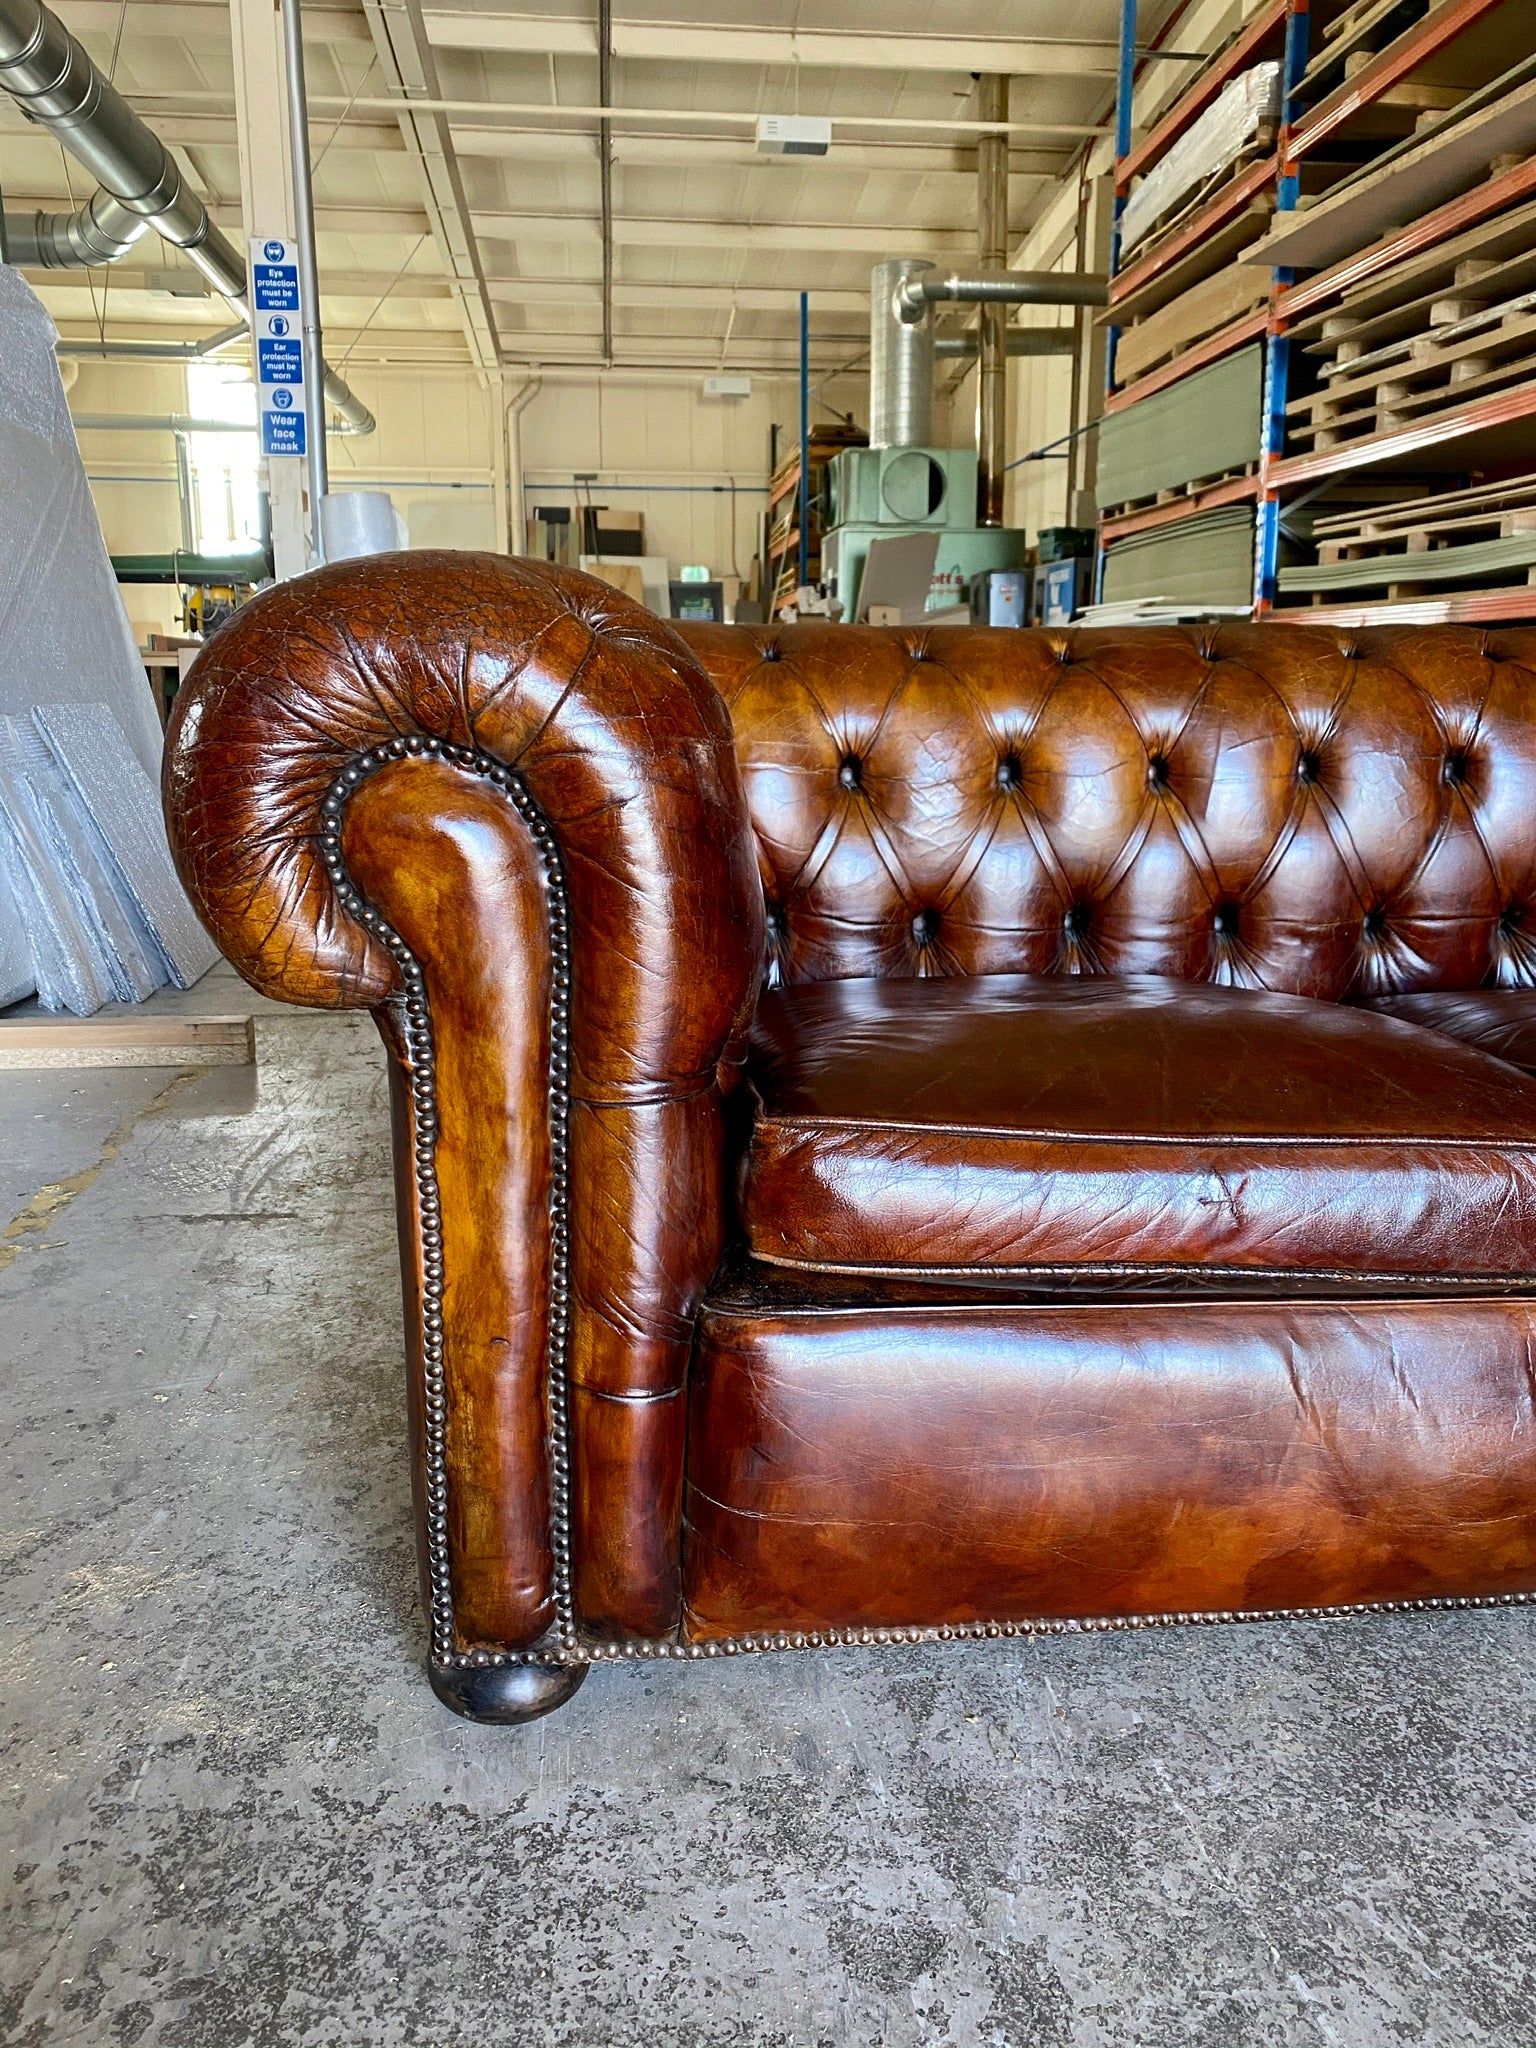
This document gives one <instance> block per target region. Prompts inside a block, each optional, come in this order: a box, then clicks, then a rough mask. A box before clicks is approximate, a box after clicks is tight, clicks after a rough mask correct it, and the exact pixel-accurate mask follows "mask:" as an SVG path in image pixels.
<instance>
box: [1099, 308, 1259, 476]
mask: <svg viewBox="0 0 1536 2048" xmlns="http://www.w3.org/2000/svg"><path fill="white" fill-rule="evenodd" d="M1263 404H1264V348H1263V344H1262V343H1256V344H1255V345H1254V346H1253V347H1252V348H1244V349H1239V350H1238V351H1237V353H1236V354H1235V355H1230V356H1225V357H1223V359H1222V360H1221V361H1220V362H1219V363H1212V364H1211V366H1210V368H1209V369H1206V370H1197V371H1196V372H1195V374H1194V376H1193V377H1185V378H1184V379H1183V380H1182V382H1180V383H1178V384H1170V385H1169V386H1168V388H1167V389H1166V390H1165V391H1157V392H1154V393H1153V395H1152V396H1151V397H1150V398H1143V399H1140V400H1138V402H1137V403H1136V404H1135V405H1128V406H1127V407H1126V409H1125V411H1124V412H1115V413H1111V414H1110V415H1109V416H1108V418H1107V419H1105V421H1104V422H1103V424H1102V425H1101V426H1100V428H1099V469H1098V481H1097V484H1096V486H1095V488H1096V490H1097V493H1098V500H1099V503H1100V505H1125V504H1128V503H1129V502H1130V501H1131V500H1132V499H1134V498H1150V497H1152V496H1154V495H1155V493H1157V492H1158V491H1176V490H1179V489H1181V488H1182V487H1183V486H1184V485H1185V484H1190V483H1195V482H1198V481H1199V480H1200V479H1201V478H1203V477H1216V476H1222V475H1225V474H1226V472H1227V471H1229V470H1240V469H1243V468H1246V466H1247V465H1248V464H1249V463H1250V462H1257V461H1258V459H1259V450H1260V444H1261V437H1262V427H1263Z"/></svg>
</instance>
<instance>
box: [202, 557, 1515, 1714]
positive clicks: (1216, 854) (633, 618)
mask: <svg viewBox="0 0 1536 2048" xmlns="http://www.w3.org/2000/svg"><path fill="white" fill-rule="evenodd" d="M166 804H167V811H168V816H169V820H170V827H171V833H172V837H173V840H174V843H175V846H176V851H177V856H178V859H179V861H180V864H181V870H182V873H183V875H184V877H185V880H186V883H187V886H188V888H189V889H190V890H191V892H192V895H193V897H194V899H195V900H196V902H197V903H198V905H199V907H200V909H201V912H202V915H203V917H204V918H205V919H206V921H207V923H208V926H209V929H210V930H211V931H212V932H213V934H214V935H215V937H216V938H217V939H218V941H219V943H220V944H221V945H222V946H223V948H224V949H225V951H226V952H227V953H228V954H229V956H230V958H231V959H232V960H233V961H234V962H235V964H236V965H237V966H238V967H239V968H240V970H241V972H242V973H243V974H244V975H245V976H246V977H247V978H248V979H249V980H250V981H251V982H252V983H254V984H255V986H256V987H258V988H260V989H263V990H265V991H266V992H267V993H268V994H270V995H274V996H281V997H285V998H286V999H288V1000H289V1001H292V1002H296V1003H308V1004H318V1005H331V1006H353V1007H367V1008H370V1009H372V1010H373V1012H374V1015H375V1017H376V1018H377V1020H378V1023H379V1027H380V1029H381V1031H382V1033H383V1035H384V1039H385V1042H386V1045H387V1047H388V1050H389V1063H390V1071H391V1075H392V1080H393V1092H394V1105H395V1109H394V1114H395V1156H396V1164H397V1181H398V1190H399V1200H398V1207H399V1231H400V1247H401V1259H402V1266H403V1272H404V1285H405V1312H406V1333H407V1348H408V1353H409V1373H408V1394H409V1412H410V1429H411V1441H412V1446H413V1451H412V1461H413V1470H414V1476H415V1489H416V1503H417V1511H418V1515H419V1527H420V1540H421V1556H422V1566H423V1576H424V1584H425V1590H426V1599H427V1605H428V1609H429V1614H430V1626H431V1651H430V1658H431V1662H430V1670H431V1678H432V1683H433V1685H434V1687H435V1688H436V1690H437V1692H438V1693H439V1695H440V1696H441V1697H442V1698H443V1699H444V1700H446V1701H447V1702H448V1704H449V1705H450V1706H452V1707H454V1708H455V1709H457V1710H458V1711H459V1712H462V1713H466V1714H469V1715H473V1716H475V1717H477V1718H480V1719H483V1720H492V1721H498V1720H500V1721H515V1720H521V1719H526V1718H529V1717H531V1716H533V1715H535V1714H539V1713H542V1712H544V1711H546V1710H547V1709H548V1708H550V1707H551V1706H554V1705H556V1704H558V1703H559V1702H560V1701H561V1700H563V1699H565V1698H567V1697H568V1696H569V1695H570V1694H571V1693H572V1692H573V1691H574V1690H575V1688H576V1687H577V1686H578V1685H579V1684H580V1682H581V1680H582V1678H583V1677H584V1675H585V1673H586V1671H587V1669H588V1668H589V1666H590V1665H591V1664H592V1663H594V1662H596V1661H598V1660H603V1661H605V1662H606V1661H608V1660H610V1659H641V1658H657V1657H669V1658H697V1657H714V1656H720V1655H727V1656H730V1655H738V1654H741V1653H743V1652H749V1651H756V1652H760V1651H774V1650H789V1649H802V1648H805V1647H812V1648H822V1647H828V1646H832V1645H836V1644H845V1643H868V1642H872V1641H873V1642H879V1643H885V1642H909V1641H915V1640H918V1639H926V1638H930V1637H935V1636H938V1637H946V1638H961V1637H978V1636H998V1635H1016V1634H1019V1635H1022V1634H1027V1633H1031V1632H1036V1631H1047V1630H1050V1631H1063V1630H1081V1629H1119V1628H1141V1627H1159V1626H1162V1625H1164V1624H1168V1623H1204V1622H1223V1621H1236V1620H1251V1619H1261V1618H1265V1617H1274V1616H1286V1615H1296V1614H1306V1615H1317V1614H1325V1615H1335V1614H1340V1613H1343V1612H1345V1611H1347V1610H1351V1609H1360V1608H1365V1609H1370V1610H1373V1611H1381V1610H1386V1609H1391V1610H1396V1609H1414V1608H1425V1607H1446V1606H1457V1607H1459V1606H1473V1605H1487V1604H1490V1603H1499V1604H1506V1605H1507V1604H1513V1603H1524V1602H1526V1601H1527V1600H1529V1599H1530V1598H1531V1597H1532V1594H1533V1592H1536V1078H1532V1071H1533V1070H1536V633H1520V632H1510V633H1495V634H1490V633H1482V632H1474V631H1470V630H1461V629H1446V630H1441V631H1417V630H1413V629H1403V630H1398V631H1395V632H1391V633H1386V632H1377V633H1364V634H1360V635H1356V636H1348V635H1343V634H1339V633H1335V632H1329V631H1322V630H1307V629H1304V628H1295V627H1279V626H1263V627H1254V628H1250V627H1221V628H1219V629H1218V628H1210V629H1203V628H1202V629H1198V630H1156V629H1142V630H1139V631H1135V632H1118V631H1105V632H1084V631H1076V632H1043V633H1042V632H1036V633H1020V632H986V631H972V630H969V629H965V628H947V629H943V630H935V631H922V630H905V629H903V630H894V631H879V630H867V629H863V628H859V629H850V628H841V627H830V628H829V627H822V626H817V625H807V626H803V627H794V628H789V629H780V628H777V627H769V628H752V629H740V630H735V629H729V628H723V627H699V628H693V629H690V630H687V631H682V630H674V629H671V628H669V627H667V626H665V625H663V624H662V623H660V622H659V621H658V620H656V619H654V618H653V617H651V616H650V615H649V614H648V613H646V612H644V611H642V610H640V609H638V608H637V607H635V606H634V605H633V604H631V603H629V602H628V601H627V600H626V599H624V598H623V597H621V596H619V595H618V594H617V593H616V592H614V591H612V590H609V589H608V588H606V587H605V586H603V585H600V584H597V583H593V582H589V581H587V580H586V579H584V578H582V577H578V576H573V575H570V574H567V573H563V572H560V571H556V570H551V569H548V568H545V567H542V566H535V565H531V564H528V563H523V562H516V561H509V560H504V559H493V558H490V557H479V556H473V555H447V554H439V555H431V554H413V555H408V556H393V557H381V558H379V559H376V560H374V561H370V562H365V563H350V564H344V565H341V566H338V567H336V568H334V569H327V570H323V571H320V572H318V573H316V574H314V575H312V576H308V577H304V578H301V579H299V580H298V581H296V582H292V583H289V584H286V585H284V586H282V587H281V588H278V589H275V590H273V591H272V592H270V593H269V594H267V595H264V596H261V597H258V598H257V599H256V600H255V601H254V602H253V603H252V604H250V605H248V606H247V607H246V608H245V609H244V610H243V611H242V612H241V613H240V614H239V615H238V616H237V617H236V619H235V620H234V621H233V623H232V624H230V625H229V626H228V627H226V628H225V629H224V630H223V631H221V632H220V633H219V634H218V635H217V637H216V638H215V639H214V640H213V641H212V642H211V643H210V645H209V647H208V649H207V651H206V652H205V653H204V654H203V656H202V657H201V659H200V660H199V662H198V664H197V667H196V669H195V671H194V673H193V677H192V679H191V681H190V683H189V685H188V686H187V688H186V689H185V690H184V691H183V693H182V695H181V698H180V700H179V703H178V706H177V711H176V717H175V720H174V724H173V728H172V731H171V735H170V740H169V748H168V756H167V767H166Z"/></svg>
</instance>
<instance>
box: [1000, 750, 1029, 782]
mask: <svg viewBox="0 0 1536 2048" xmlns="http://www.w3.org/2000/svg"><path fill="white" fill-rule="evenodd" d="M1023 780H1024V770H1023V768H1022V767H1021V765H1020V762H1019V757H1018V755H1017V754H1005V755H1004V756H1003V758H1002V760H1001V761H999V762H998V764H997V786H998V788H999V789H1017V788H1018V786H1019V784H1020V783H1021V782H1022V781H1023Z"/></svg>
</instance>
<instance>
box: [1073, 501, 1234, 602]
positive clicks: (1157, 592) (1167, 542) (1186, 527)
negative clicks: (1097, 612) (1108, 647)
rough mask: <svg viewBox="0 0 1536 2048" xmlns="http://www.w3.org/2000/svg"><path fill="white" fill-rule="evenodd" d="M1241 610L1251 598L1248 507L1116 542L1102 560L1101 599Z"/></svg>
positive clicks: (1202, 516)
mask: <svg viewBox="0 0 1536 2048" xmlns="http://www.w3.org/2000/svg"><path fill="white" fill-rule="evenodd" d="M1138 598H1141V599H1148V598H1153V599H1160V600H1163V601H1165V602H1174V601H1187V602H1192V603H1195V604H1198V605H1200V606H1201V607H1207V606H1208V607H1211V608H1213V609H1218V610H1220V609H1226V608H1232V607H1237V608H1246V607H1247V606H1248V605H1249V604H1250V603H1251V602H1252V598H1253V508H1252V507H1251V506H1249V505H1227V506H1223V507H1222V508H1221V509H1219V510H1218V511H1215V512H1201V513H1197V514H1196V515H1195V516H1194V517H1193V518H1191V519H1180V520H1179V521H1177V522H1176V523H1175V524H1173V525H1171V526H1162V527H1154V528H1153V529H1152V530H1151V531H1150V532H1148V533H1138V534H1133V535H1131V536H1129V537H1128V538H1127V539H1125V540H1119V541H1116V542H1115V543H1114V544H1113V546H1111V547H1110V548H1108V549H1107V550H1106V552H1105V556H1104V588H1103V599H1104V602H1105V603H1106V604H1113V605H1122V604H1126V603H1129V602H1130V601H1131V600H1133V599H1138Z"/></svg>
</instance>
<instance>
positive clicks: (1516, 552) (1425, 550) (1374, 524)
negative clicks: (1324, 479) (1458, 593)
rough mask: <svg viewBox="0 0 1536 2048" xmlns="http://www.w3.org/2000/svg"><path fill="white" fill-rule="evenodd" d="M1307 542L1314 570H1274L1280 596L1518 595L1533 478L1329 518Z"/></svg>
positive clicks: (1524, 576)
mask: <svg viewBox="0 0 1536 2048" xmlns="http://www.w3.org/2000/svg"><path fill="white" fill-rule="evenodd" d="M1312 539H1313V541H1314V543H1315V545H1316V548H1317V563H1316V565H1315V566H1312V565H1308V566H1306V567H1301V566H1298V567H1295V568H1288V569H1282V570H1281V571H1280V591H1281V594H1282V596H1286V595H1293V596H1299V595H1305V596H1310V597H1312V598H1314V599H1320V598H1322V597H1323V596H1324V595H1326V594H1327V593H1329V592H1332V591H1340V592H1351V591H1360V590H1383V589H1384V590H1386V591H1387V592H1388V593H1389V594H1390V595H1401V596H1409V595H1416V594H1417V593H1418V592H1420V591H1424V590H1441V589H1447V588H1450V589H1456V590H1464V589H1470V588H1474V587H1476V586H1478V585H1492V586H1493V587H1495V588H1501V587H1506V586H1508V587H1517V588H1523V587H1525V586H1527V585H1528V584H1529V583H1530V582H1531V581H1533V580H1536V477H1518V478H1515V479H1513V480H1512V481H1510V482H1507V483H1502V484H1492V485H1488V486H1486V487H1483V488H1479V489H1468V490H1463V491H1447V492H1441V493H1439V494H1438V495H1436V496H1434V497H1420V498H1413V499H1409V500H1407V501H1406V502H1402V503H1398V504H1395V505H1378V506H1371V507H1366V508H1363V509H1359V510H1354V511H1350V512H1340V513H1333V514H1331V515H1328V516H1324V517H1320V518H1318V519H1316V520H1314V522H1313V526H1312Z"/></svg>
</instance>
